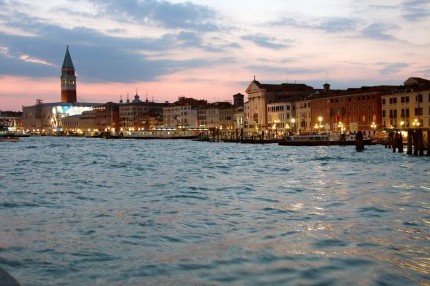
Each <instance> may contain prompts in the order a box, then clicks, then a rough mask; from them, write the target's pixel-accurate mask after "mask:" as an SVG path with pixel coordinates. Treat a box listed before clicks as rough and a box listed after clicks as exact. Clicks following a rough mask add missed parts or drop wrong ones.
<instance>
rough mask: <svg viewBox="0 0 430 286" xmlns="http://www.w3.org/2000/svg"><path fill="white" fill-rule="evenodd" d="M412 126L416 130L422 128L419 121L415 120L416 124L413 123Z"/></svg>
mask: <svg viewBox="0 0 430 286" xmlns="http://www.w3.org/2000/svg"><path fill="white" fill-rule="evenodd" d="M412 126H413V127H414V128H419V127H420V122H419V121H418V119H416V118H415V120H414V122H412Z"/></svg>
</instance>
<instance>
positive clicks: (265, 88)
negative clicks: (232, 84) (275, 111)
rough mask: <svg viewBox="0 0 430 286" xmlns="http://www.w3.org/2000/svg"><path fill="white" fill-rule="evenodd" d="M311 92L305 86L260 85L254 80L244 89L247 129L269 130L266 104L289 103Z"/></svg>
mask: <svg viewBox="0 0 430 286" xmlns="http://www.w3.org/2000/svg"><path fill="white" fill-rule="evenodd" d="M313 92H314V89H313V88H312V87H310V86H307V85H305V84H296V83H282V84H261V83H260V82H258V81H256V80H255V79H254V81H252V82H251V83H250V84H249V86H248V88H247V89H246V93H247V94H248V105H249V113H248V114H247V117H246V118H245V124H246V125H248V126H249V127H258V128H263V129H266V128H271V126H269V123H268V118H267V105H268V104H271V103H276V102H289V101H290V102H291V101H294V100H295V97H297V96H306V95H309V94H311V93H313Z"/></svg>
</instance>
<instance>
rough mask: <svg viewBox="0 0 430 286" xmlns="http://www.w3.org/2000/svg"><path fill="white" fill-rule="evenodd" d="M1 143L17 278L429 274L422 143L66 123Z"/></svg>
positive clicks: (0, 182) (1, 187)
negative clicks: (135, 134)
mask: <svg viewBox="0 0 430 286" xmlns="http://www.w3.org/2000/svg"><path fill="white" fill-rule="evenodd" d="M0 151H1V152H0V160H1V164H0V219H1V221H0V267H1V268H3V269H4V270H6V271H8V272H9V273H10V274H11V275H12V276H14V277H15V278H16V279H17V280H18V281H19V282H20V283H21V284H22V285H429V283H430V243H429V241H430V157H426V156H421V157H414V156H408V155H406V154H398V153H395V154H393V153H392V152H391V151H390V150H389V149H385V148H384V147H383V146H380V145H377V146H369V147H367V148H366V150H365V151H364V152H361V153H357V152H355V149H354V147H353V146H345V147H337V146H332V147H288V146H278V145H274V144H266V145H246V144H235V143H208V142H193V141H186V140H171V141H169V140H165V141H163V140H148V141H145V140H104V139H87V138H62V137H58V138H57V137H30V138H22V139H21V141H20V142H18V143H2V144H1V145H0ZM0 284H1V283H0Z"/></svg>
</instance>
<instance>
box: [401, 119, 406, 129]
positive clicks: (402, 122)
mask: <svg viewBox="0 0 430 286" xmlns="http://www.w3.org/2000/svg"><path fill="white" fill-rule="evenodd" d="M403 125H405V122H404V121H403V120H402V121H400V129H403Z"/></svg>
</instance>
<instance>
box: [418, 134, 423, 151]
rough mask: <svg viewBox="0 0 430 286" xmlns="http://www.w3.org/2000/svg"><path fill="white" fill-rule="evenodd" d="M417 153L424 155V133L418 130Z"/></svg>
mask: <svg viewBox="0 0 430 286" xmlns="http://www.w3.org/2000/svg"><path fill="white" fill-rule="evenodd" d="M418 145H419V149H418V152H419V154H420V155H424V133H423V130H422V129H419V130H418Z"/></svg>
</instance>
